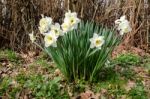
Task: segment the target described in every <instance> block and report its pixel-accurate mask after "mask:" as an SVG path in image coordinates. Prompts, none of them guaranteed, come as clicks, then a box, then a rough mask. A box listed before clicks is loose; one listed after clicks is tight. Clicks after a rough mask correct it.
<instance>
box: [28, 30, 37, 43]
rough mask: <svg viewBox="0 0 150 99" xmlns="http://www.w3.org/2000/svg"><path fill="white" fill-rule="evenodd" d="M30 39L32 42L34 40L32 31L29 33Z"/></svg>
mask: <svg viewBox="0 0 150 99" xmlns="http://www.w3.org/2000/svg"><path fill="white" fill-rule="evenodd" d="M29 37H30V40H31V41H32V43H33V42H34V41H35V40H36V38H35V37H34V34H33V32H32V33H30V34H29Z"/></svg>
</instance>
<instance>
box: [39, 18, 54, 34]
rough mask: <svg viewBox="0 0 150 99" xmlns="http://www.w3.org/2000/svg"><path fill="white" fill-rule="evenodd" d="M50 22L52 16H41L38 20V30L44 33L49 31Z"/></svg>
mask: <svg viewBox="0 0 150 99" xmlns="http://www.w3.org/2000/svg"><path fill="white" fill-rule="evenodd" d="M51 24H52V18H51V17H44V16H42V19H41V20H40V22H39V30H40V32H41V33H45V32H47V31H49V29H50V26H51Z"/></svg>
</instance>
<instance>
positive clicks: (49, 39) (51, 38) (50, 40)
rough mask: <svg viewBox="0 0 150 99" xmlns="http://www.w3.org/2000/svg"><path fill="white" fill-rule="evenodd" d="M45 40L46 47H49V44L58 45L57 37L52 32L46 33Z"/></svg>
mask: <svg viewBox="0 0 150 99" xmlns="http://www.w3.org/2000/svg"><path fill="white" fill-rule="evenodd" d="M44 41H45V47H49V46H53V47H57V44H56V41H57V37H56V35H55V34H54V33H52V32H48V33H45V37H44Z"/></svg>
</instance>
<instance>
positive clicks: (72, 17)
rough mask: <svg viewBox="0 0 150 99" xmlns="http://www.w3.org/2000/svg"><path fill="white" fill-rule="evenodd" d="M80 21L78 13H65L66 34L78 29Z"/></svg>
mask: <svg viewBox="0 0 150 99" xmlns="http://www.w3.org/2000/svg"><path fill="white" fill-rule="evenodd" d="M79 22H80V19H79V18H77V13H76V12H72V13H71V11H70V10H69V12H67V13H65V18H64V23H63V24H62V29H63V31H64V32H68V31H69V30H73V29H76V28H77V25H78V23H79Z"/></svg>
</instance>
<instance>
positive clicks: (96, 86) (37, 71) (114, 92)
mask: <svg viewBox="0 0 150 99" xmlns="http://www.w3.org/2000/svg"><path fill="white" fill-rule="evenodd" d="M9 52H12V53H13V54H12V55H10V53H9ZM0 53H1V57H2V55H3V56H5V58H7V59H8V61H9V62H11V63H14V62H15V61H19V60H20V59H19V58H18V57H17V55H16V53H15V52H13V51H8V50H7V51H4V52H3V51H0ZM15 57H16V58H15ZM126 58H129V59H126ZM12 59H15V60H13V61H12ZM149 59H150V58H149V57H145V58H143V60H141V57H139V56H136V55H132V54H124V55H119V57H117V58H116V59H114V60H112V61H111V63H110V65H111V66H109V65H108V66H107V67H106V68H104V69H103V70H101V72H99V74H98V75H99V76H98V78H96V79H95V82H93V83H90V82H87V81H85V80H84V79H81V80H78V81H77V82H73V83H69V82H67V81H65V80H63V79H62V78H61V76H55V75H54V72H55V70H56V69H57V68H56V66H53V64H52V63H51V62H50V59H47V57H45V56H39V57H37V58H35V61H34V62H32V63H30V64H29V66H27V67H26V68H27V70H26V71H23V67H22V64H23V63H20V64H18V65H19V66H18V67H17V68H20V71H18V74H17V75H16V76H6V77H0V96H1V97H2V98H3V96H5V97H7V98H10V99H16V97H17V95H19V97H23V96H24V95H26V96H27V97H28V98H35V99H41V98H46V99H70V96H69V93H72V94H73V96H77V95H79V94H80V93H82V92H84V91H86V90H91V91H92V92H94V93H101V98H105V99H112V98H114V99H122V98H123V97H125V99H148V95H149V93H148V91H149V90H148V89H147V88H146V87H145V86H144V85H143V83H142V82H143V81H145V80H144V79H145V78H141V77H140V75H137V74H136V73H135V72H134V70H133V69H134V68H136V67H137V66H138V67H141V68H143V69H145V70H146V71H147V70H149V63H150V61H149ZM115 62H116V63H115ZM114 63H115V64H116V65H114ZM112 64H113V65H112ZM14 67H15V66H14ZM116 68H117V69H116ZM14 69H16V68H14ZM145 73H146V72H145ZM129 80H130V81H133V82H134V83H135V86H134V87H132V88H131V89H130V90H126V86H127V84H128V81H129ZM147 80H148V79H147ZM102 90H106V92H105V93H102ZM68 92H69V93H68Z"/></svg>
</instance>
